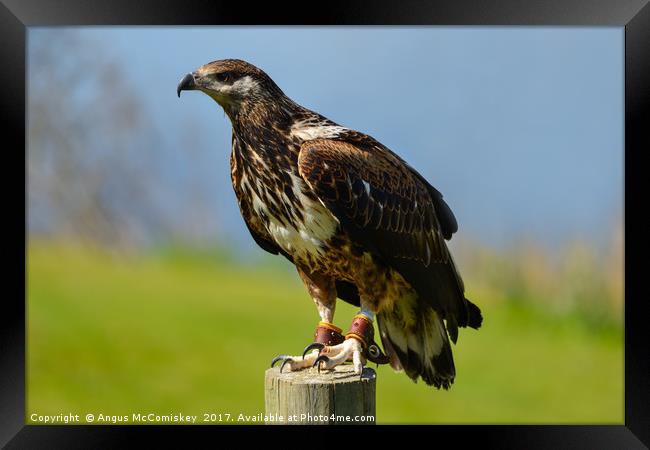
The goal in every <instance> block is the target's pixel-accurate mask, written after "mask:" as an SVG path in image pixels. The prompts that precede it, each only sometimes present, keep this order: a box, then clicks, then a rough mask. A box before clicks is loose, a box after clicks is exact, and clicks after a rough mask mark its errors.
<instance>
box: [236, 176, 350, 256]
mask: <svg viewBox="0 0 650 450" xmlns="http://www.w3.org/2000/svg"><path fill="white" fill-rule="evenodd" d="M290 176H291V180H292V191H293V193H294V195H295V197H296V198H297V199H298V202H299V203H300V205H301V206H300V207H299V208H300V212H301V213H302V218H299V217H298V216H296V215H295V214H291V217H290V218H288V217H281V218H279V217H276V216H274V215H273V214H272V213H271V211H270V210H269V208H268V207H267V205H266V204H265V203H264V202H263V201H262V200H261V199H260V197H259V196H258V195H257V193H256V191H257V192H263V190H264V189H266V187H265V186H262V185H261V184H258V185H257V186H256V188H257V189H251V192H252V193H253V198H252V204H253V208H254V209H255V211H256V212H257V213H258V214H259V215H260V216H266V217H268V222H267V225H266V227H267V231H268V232H269V234H270V235H271V236H272V237H273V240H274V241H275V243H276V244H278V245H279V246H280V247H282V249H283V250H284V251H286V252H287V253H288V254H290V255H291V256H293V257H294V258H297V259H300V258H301V257H302V256H307V255H311V256H315V257H319V256H321V255H322V253H323V250H324V249H323V246H324V244H325V243H326V242H327V241H328V240H329V239H330V238H331V237H332V236H334V233H335V232H336V228H337V227H338V220H337V219H336V218H335V217H334V216H333V215H332V213H330V212H329V210H327V208H325V206H324V205H323V204H322V203H321V202H320V201H314V200H312V199H310V198H309V197H307V196H305V195H304V194H303V189H309V188H308V187H307V185H306V183H305V182H304V181H303V179H302V178H300V176H298V175H295V174H293V173H291V174H290ZM241 182H242V184H248V183H249V180H248V178H247V177H245V176H244V177H242V181H241ZM266 197H267V198H268V196H266ZM282 202H283V203H284V205H291V202H290V200H289V198H288V197H287V195H286V194H285V193H282ZM284 205H276V207H277V208H276V209H277V210H279V211H285V206H284ZM288 209H289V210H290V207H289V208H288ZM301 219H302V220H301Z"/></svg>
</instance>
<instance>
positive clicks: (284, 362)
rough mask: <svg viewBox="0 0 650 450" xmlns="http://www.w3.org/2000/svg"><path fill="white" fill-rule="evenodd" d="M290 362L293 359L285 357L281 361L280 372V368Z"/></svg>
mask: <svg viewBox="0 0 650 450" xmlns="http://www.w3.org/2000/svg"><path fill="white" fill-rule="evenodd" d="M292 362H293V359H291V358H285V359H284V361H282V365H281V366H280V373H282V369H284V366H285V365H286V364H287V363H292Z"/></svg>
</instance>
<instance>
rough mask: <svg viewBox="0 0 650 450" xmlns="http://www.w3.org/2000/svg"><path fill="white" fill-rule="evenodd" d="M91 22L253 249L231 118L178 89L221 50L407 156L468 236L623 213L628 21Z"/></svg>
mask: <svg viewBox="0 0 650 450" xmlns="http://www.w3.org/2000/svg"><path fill="white" fill-rule="evenodd" d="M80 30H81V32H82V34H83V35H84V36H85V37H87V38H88V39H90V40H95V41H98V42H100V43H101V44H102V45H103V46H104V48H106V49H107V51H109V52H110V53H111V54H112V55H115V56H117V57H118V58H119V59H120V60H121V61H122V62H123V68H124V71H125V72H126V74H127V76H128V78H129V80H130V81H131V82H132V83H133V85H134V86H135V87H136V89H137V91H138V93H139V95H140V96H141V97H142V100H143V102H144V103H145V106H146V108H147V110H148V111H149V114H150V115H151V117H152V119H153V120H154V122H155V123H157V124H158V129H159V130H160V133H161V134H162V136H161V137H162V138H163V139H165V140H168V141H169V142H181V141H182V137H183V136H185V137H186V135H187V133H191V134H193V135H195V136H193V137H194V138H195V142H196V145H200V146H204V147H205V148H204V150H205V152H206V153H207V154H209V155H211V156H210V157H209V159H208V161H207V162H206V164H207V167H201V168H196V170H200V171H202V172H201V173H203V174H204V175H205V176H207V177H208V178H209V179H210V183H211V189H214V196H215V202H214V214H215V216H216V217H218V220H219V223H220V227H221V231H220V232H221V234H222V236H227V237H228V238H229V239H232V241H233V242H238V243H240V244H241V245H243V246H245V247H246V246H249V245H250V246H254V244H250V238H248V236H247V234H246V231H245V229H243V224H242V222H241V219H240V218H239V213H238V210H237V207H236V203H235V198H234V194H233V193H232V189H231V188H230V184H229V183H230V179H229V172H228V167H227V165H228V154H229V151H230V123H229V122H228V120H227V118H226V117H225V116H224V114H223V112H222V111H221V109H220V108H219V107H218V105H217V104H216V103H214V102H213V101H212V100H210V99H209V98H208V97H207V96H205V95H201V94H199V93H194V92H187V93H184V94H183V96H182V97H181V99H180V100H179V99H178V98H177V97H176V91H175V90H176V84H177V83H178V81H179V79H180V78H181V77H182V76H183V75H184V74H185V73H187V72H189V71H192V70H194V69H195V68H197V67H198V66H200V65H202V64H204V63H206V62H209V61H212V60H216V59H222V58H240V59H245V60H247V61H249V62H251V63H253V64H255V65H257V66H259V67H260V68H262V69H263V70H265V71H266V72H267V73H268V74H269V75H270V76H271V77H272V78H273V79H274V80H275V81H276V83H277V84H278V85H279V86H280V87H281V88H282V89H283V90H284V92H285V93H286V94H287V95H288V96H289V97H291V98H292V99H294V100H295V101H297V102H298V103H300V104H302V105H303V106H306V107H308V108H310V109H313V110H315V111H318V112H319V113H321V114H323V115H325V116H327V117H328V118H330V119H332V120H334V121H335V122H338V123H340V124H342V125H345V126H347V127H350V128H353V129H357V130H359V131H363V132H366V133H368V134H371V135H372V136H374V137H375V138H377V139H378V140H380V141H381V142H382V143H384V144H385V145H386V146H388V147H389V148H391V149H392V150H393V151H395V152H397V153H398V154H400V155H401V156H402V157H404V158H405V159H406V160H407V161H409V162H410V163H411V164H412V165H413V166H414V167H416V168H417V169H418V170H419V171H420V172H421V173H422V174H423V175H424V176H425V177H426V178H427V179H428V180H429V181H430V182H431V183H432V184H433V185H434V186H436V188H438V190H440V191H441V192H442V193H443V194H444V196H445V198H446V200H447V201H448V203H449V204H450V206H451V207H452V209H453V211H454V212H455V214H456V216H457V218H458V221H459V223H460V229H461V233H462V234H467V235H468V236H471V237H474V238H478V239H480V240H482V241H484V242H486V243H493V244H494V245H500V244H502V243H505V242H508V241H509V240H511V239H512V237H513V236H516V237H529V238H532V239H536V240H538V241H542V242H545V243H547V244H548V245H553V244H554V243H562V242H564V241H565V240H567V239H574V238H576V237H580V238H590V239H594V238H595V239H598V238H602V237H603V236H607V234H608V231H609V230H610V228H611V227H612V226H613V225H614V224H615V223H616V218H617V217H619V216H621V215H622V211H623V145H624V141H623V124H624V122H623V120H624V103H623V101H624V100H623V99H624V97H623V92H624V91H623V89H624V85H623V74H624V72H623V70H624V67H623V62H624V60H623V56H624V53H623V45H624V30H623V28H587V27H581V28H565V27H165V28H160V27H137V28H134V27H91V28H81V29H80ZM54 32H57V29H47V28H32V29H30V34H31V33H54ZM97 57H98V58H100V57H102V55H97ZM186 151H187V149H182V148H179V149H178V151H177V152H176V154H175V158H176V159H177V162H182V161H184V160H185V154H186V153H185V152H186ZM170 164H172V165H173V162H172V163H170ZM179 167H186V166H184V165H183V164H179ZM189 170H192V169H189Z"/></svg>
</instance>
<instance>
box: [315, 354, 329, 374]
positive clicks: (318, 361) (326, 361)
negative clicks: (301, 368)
mask: <svg viewBox="0 0 650 450" xmlns="http://www.w3.org/2000/svg"><path fill="white" fill-rule="evenodd" d="M329 360H330V359H329V358H328V357H327V356H325V355H320V356H319V357H318V358H316V361H314V364H313V365H312V367H318V373H320V363H322V362H324V363H326V364H327V363H328V362H329Z"/></svg>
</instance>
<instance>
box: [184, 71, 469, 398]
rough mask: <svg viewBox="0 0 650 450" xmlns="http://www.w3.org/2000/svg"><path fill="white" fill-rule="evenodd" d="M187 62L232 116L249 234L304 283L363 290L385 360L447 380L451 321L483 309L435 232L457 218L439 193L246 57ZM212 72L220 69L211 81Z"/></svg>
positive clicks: (354, 292) (440, 382) (453, 332)
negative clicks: (467, 292)
mask: <svg viewBox="0 0 650 450" xmlns="http://www.w3.org/2000/svg"><path fill="white" fill-rule="evenodd" d="M196 73H197V74H199V75H197V77H196V78H197V79H198V80H199V82H197V85H199V86H200V87H199V88H200V89H201V90H204V91H205V92H206V93H208V94H209V95H210V96H211V97H213V98H214V99H215V100H216V101H217V102H219V103H220V104H221V105H222V106H223V107H224V110H225V111H226V113H227V114H228V116H229V118H230V120H231V122H232V126H233V136H232V153H231V178H232V185H233V188H234V190H235V194H236V196H237V201H238V203H239V207H240V210H241V213H242V216H243V218H244V221H245V223H246V225H247V227H248V228H249V230H250V232H251V235H252V236H253V238H254V239H255V241H256V242H257V243H258V244H259V245H260V246H261V247H262V248H263V249H265V250H266V251H269V252H271V253H274V254H282V255H284V256H285V257H287V258H288V259H289V260H290V261H292V262H293V263H294V264H295V265H296V267H297V268H298V269H299V272H300V273H301V276H303V279H304V280H306V284H307V286H308V288H309V289H310V292H311V291H313V290H314V289H316V287H319V286H320V288H321V290H323V291H327V292H326V294H327V295H334V297H336V296H337V295H338V297H340V298H342V299H344V300H346V301H349V302H351V303H355V304H358V303H359V301H360V299H363V300H364V301H365V303H366V304H367V305H370V306H371V308H372V309H373V311H374V312H375V313H377V318H378V325H379V329H380V335H381V338H382V342H383V344H384V349H385V351H386V352H387V354H388V355H389V356H390V357H391V365H393V367H394V368H396V369H400V368H403V369H404V370H405V371H406V373H407V374H408V375H409V376H410V377H411V378H413V379H414V380H415V379H417V378H418V377H421V378H422V379H423V380H424V381H425V382H426V383H427V384H432V385H435V386H437V387H441V386H442V387H445V388H448V387H449V385H450V384H451V383H452V382H453V379H454V375H455V368H454V364H453V358H452V354H451V347H450V345H449V342H448V336H447V332H449V336H450V337H451V340H452V341H454V342H456V339H457V333H458V327H459V326H460V327H465V326H470V327H474V328H478V327H479V326H480V323H481V320H482V317H481V314H480V310H479V309H478V308H477V307H476V306H475V305H474V304H473V303H471V302H470V301H469V300H467V299H466V298H465V296H464V286H463V283H462V280H461V277H460V275H459V274H458V271H457V270H456V267H455V265H454V262H453V259H452V258H451V254H450V253H449V251H448V249H447V246H446V244H445V239H450V238H451V236H452V234H453V233H454V232H456V230H457V224H456V219H455V218H454V215H453V213H452V212H451V210H450V209H449V207H448V206H447V204H446V203H445V202H444V200H443V199H442V195H441V194H440V193H439V192H438V191H437V190H436V189H434V188H433V187H432V186H431V185H430V184H429V183H428V182H427V181H426V180H425V179H424V178H423V177H422V176H421V175H420V174H418V173H417V172H416V171H415V170H414V169H413V168H412V167H410V166H409V165H408V164H407V163H405V162H404V161H403V160H402V159H401V158H399V157H398V156H397V155H395V154H394V153H393V152H391V151H390V150H389V149H387V148H386V147H385V146H383V145H382V144H381V143H379V142H377V141H376V140H375V139H373V138H372V137H370V136H368V135H365V134H363V133H360V132H357V131H354V130H351V129H348V128H346V127H343V126H340V125H338V124H336V123H334V122H332V121H330V120H329V119H326V118H325V117H323V116H321V115H320V114H318V113H315V112H313V111H310V110H308V109H306V108H304V107H302V106H300V105H298V104H296V103H295V102H293V101H292V100H290V99H289V98H288V97H287V96H285V95H284V93H283V92H282V91H281V90H280V88H278V87H277V85H276V84H275V83H274V82H273V81H272V80H271V79H270V77H268V75H266V74H265V73H264V72H262V71H261V70H260V69H257V68H255V67H254V66H252V65H250V64H248V63H245V62H243V61H239V60H224V61H216V62H213V63H210V64H207V65H205V66H202V68H200V69H199V70H198V71H197V72H196ZM223 74H226V75H223ZM212 76H215V77H217V78H224V79H225V81H223V82H222V81H219V83H218V86H219V87H218V88H213V87H212V86H213V85H212V84H210V83H216V82H212V81H210V79H209V78H210V77H212ZM200 83H203V85H201V84H200ZM310 280H312V281H310ZM319 280H321V281H319ZM334 289H335V290H336V292H332V290H334ZM332 311H333V307H332ZM332 313H333V312H332ZM443 320H444V322H443ZM445 325H446V326H445Z"/></svg>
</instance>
